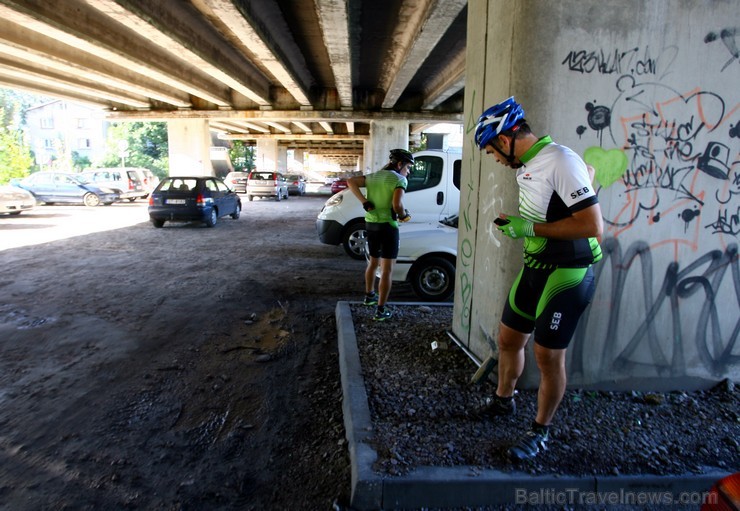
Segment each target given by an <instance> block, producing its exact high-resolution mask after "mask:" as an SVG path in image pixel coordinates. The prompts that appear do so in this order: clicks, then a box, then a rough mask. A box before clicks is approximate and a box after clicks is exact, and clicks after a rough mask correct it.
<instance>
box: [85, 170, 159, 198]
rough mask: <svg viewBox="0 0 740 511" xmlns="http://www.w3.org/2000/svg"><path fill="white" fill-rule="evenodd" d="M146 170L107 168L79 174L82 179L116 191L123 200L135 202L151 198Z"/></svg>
mask: <svg viewBox="0 0 740 511" xmlns="http://www.w3.org/2000/svg"><path fill="white" fill-rule="evenodd" d="M144 170H145V169H140V168H135V167H131V168H106V169H92V170H86V171H84V172H81V173H80V174H79V176H80V179H81V180H82V181H83V182H85V183H90V184H93V185H95V186H98V187H107V188H111V189H113V190H116V191H117V192H118V194H119V196H120V199H121V200H128V201H130V202H134V201H135V200H136V199H144V198H146V197H148V196H149V192H150V191H151V190H148V189H147V188H146V186H145V182H146V176H145V174H144V172H143V171H144Z"/></svg>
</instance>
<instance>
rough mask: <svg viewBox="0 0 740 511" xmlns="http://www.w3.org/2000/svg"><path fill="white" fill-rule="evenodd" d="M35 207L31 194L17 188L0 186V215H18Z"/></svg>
mask: <svg viewBox="0 0 740 511" xmlns="http://www.w3.org/2000/svg"><path fill="white" fill-rule="evenodd" d="M34 207H36V199H34V198H33V195H31V192H29V191H26V190H24V189H23V188H18V187H17V186H10V185H3V186H0V215H20V214H21V213H22V212H24V211H31V210H32V209H33V208H34Z"/></svg>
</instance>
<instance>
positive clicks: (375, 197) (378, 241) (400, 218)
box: [347, 149, 414, 321]
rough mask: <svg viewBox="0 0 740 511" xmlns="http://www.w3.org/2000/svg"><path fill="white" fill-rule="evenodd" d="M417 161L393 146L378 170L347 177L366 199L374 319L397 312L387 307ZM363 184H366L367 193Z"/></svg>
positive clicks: (368, 287) (368, 285)
mask: <svg viewBox="0 0 740 511" xmlns="http://www.w3.org/2000/svg"><path fill="white" fill-rule="evenodd" d="M413 164H414V156H413V155H412V154H411V153H410V152H409V151H406V150H405V149H393V150H391V154H390V161H389V162H388V163H387V164H386V166H385V167H383V168H382V169H380V170H379V171H378V172H374V173H372V174H368V175H366V176H356V177H353V178H351V179H349V180H348V181H347V187H348V188H349V189H350V190H351V191H352V193H353V194H354V195H355V197H357V198H358V199H359V200H360V202H362V207H363V208H364V209H365V230H366V231H367V238H366V242H367V244H366V246H365V251H366V253H367V267H366V268H365V299H364V301H363V303H364V304H365V305H377V309H376V311H375V315H374V316H373V319H374V320H375V321H385V320H387V319H389V318H390V317H391V316H392V315H393V313H392V311H391V310H390V309H389V308H387V307H386V302H387V301H388V295H389V294H390V292H391V284H392V281H391V273H392V271H393V266H394V264H395V262H396V258H397V257H398V248H399V242H400V236H399V233H398V222H408V221H409V220H410V219H411V216H410V215H409V213H408V211H406V209H405V208H404V207H403V194H404V192H405V191H406V186H407V185H408V181H407V180H406V176H407V175H408V173H409V170H410V169H411V167H412V166H413ZM360 188H365V189H366V193H367V196H365V195H363V194H362V190H360ZM378 267H380V280H379V282H378V291H377V292H376V291H375V274H376V271H377V269H378Z"/></svg>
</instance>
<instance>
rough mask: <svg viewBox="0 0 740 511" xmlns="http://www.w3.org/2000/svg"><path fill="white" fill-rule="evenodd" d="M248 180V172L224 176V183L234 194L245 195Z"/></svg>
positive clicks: (236, 172) (237, 172)
mask: <svg viewBox="0 0 740 511" xmlns="http://www.w3.org/2000/svg"><path fill="white" fill-rule="evenodd" d="M248 179H249V172H240V171H234V172H229V173H228V174H226V177H225V178H224V183H226V184H227V185H228V186H229V188H231V189H232V190H234V191H235V192H236V193H247V180H248Z"/></svg>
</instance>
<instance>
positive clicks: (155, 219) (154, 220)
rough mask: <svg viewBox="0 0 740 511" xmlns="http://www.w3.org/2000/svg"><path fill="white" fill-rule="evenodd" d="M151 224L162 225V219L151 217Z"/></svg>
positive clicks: (157, 226)
mask: <svg viewBox="0 0 740 511" xmlns="http://www.w3.org/2000/svg"><path fill="white" fill-rule="evenodd" d="M152 225H153V226H154V227H156V228H160V227H164V220H160V219H159V218H152Z"/></svg>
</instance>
